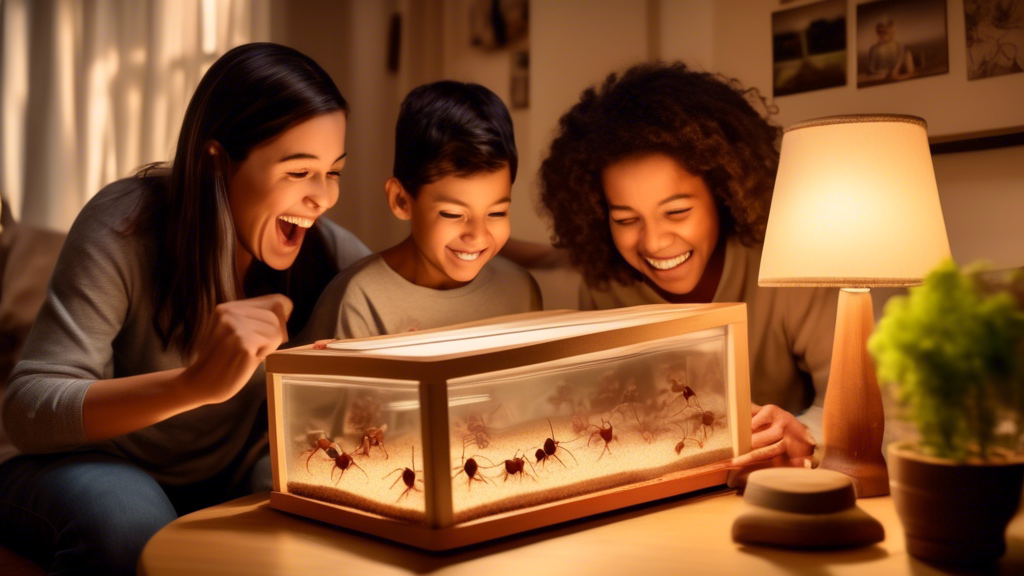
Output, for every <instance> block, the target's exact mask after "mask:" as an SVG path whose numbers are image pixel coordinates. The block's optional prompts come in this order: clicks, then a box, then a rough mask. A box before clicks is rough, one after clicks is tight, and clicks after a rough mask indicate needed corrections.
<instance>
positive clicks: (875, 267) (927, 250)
mask: <svg viewBox="0 0 1024 576" xmlns="http://www.w3.org/2000/svg"><path fill="white" fill-rule="evenodd" d="M949 257H950V251H949V241H948V240H947V238H946V227H945V223H944V222H943V219H942V210H941V208H940V206H939V195H938V189H937V187H936V184H935V172H934V169H933V168H932V159H931V153H930V151H929V148H928V134H927V124H926V123H925V121H924V120H923V119H921V118H917V117H915V116H903V115H891V114H885V115H850V116H831V117H827V118H819V119H815V120H808V121H805V122H799V123H797V124H794V125H792V126H790V127H789V128H787V129H786V130H785V132H784V135H783V138H782V151H781V157H780V159H779V170H778V175H777V176H776V179H775V192H774V196H773V197H772V205H771V212H770V214H769V217H768V229H767V231H766V234H765V241H764V249H763V253H762V257H761V270H760V274H759V277H758V284H759V285H760V286H770V287H777V286H834V287H839V288H842V290H841V291H840V293H839V307H838V310H837V315H836V328H835V339H834V340H833V348H832V365H831V371H830V373H829V380H828V388H827V389H826V392H825V405H824V413H823V416H822V436H823V437H822V444H823V454H822V460H821V467H822V468H826V469H830V470H835V471H837V472H842V473H844V474H847V475H849V476H850V477H852V478H853V481H854V486H855V488H856V491H857V495H858V496H859V497H864V496H881V495H885V494H888V493H889V477H888V473H887V472H886V468H885V460H884V459H883V458H882V452H881V447H882V432H883V429H884V426H885V420H884V414H883V412H882V397H881V392H880V391H879V388H878V383H877V380H876V377H875V369H874V364H873V363H872V361H871V358H870V356H869V355H868V353H867V349H866V347H865V345H866V342H867V338H868V336H870V334H871V330H872V329H873V327H874V314H873V311H872V305H871V293H870V290H869V289H870V288H872V287H882V286H910V285H914V284H919V283H920V282H921V280H922V279H923V278H924V277H925V276H926V275H927V273H928V272H929V271H930V270H931V269H932V268H933V267H935V266H936V265H937V264H938V263H939V262H941V261H942V260H943V259H946V258H949Z"/></svg>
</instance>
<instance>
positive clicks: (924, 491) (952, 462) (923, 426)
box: [868, 262, 1024, 564]
mask: <svg viewBox="0 0 1024 576" xmlns="http://www.w3.org/2000/svg"><path fill="white" fill-rule="evenodd" d="M1022 280H1024V277H1020V276H1018V279H1017V280H1016V281H1015V282H1016V285H1017V288H1018V289H1019V288H1020V286H1022V285H1024V282H1022ZM1005 288H1006V286H1004V287H1003V289H998V290H993V283H991V282H988V283H985V282H982V281H980V280H979V279H978V277H975V276H970V275H966V274H964V273H961V272H960V271H959V270H957V268H956V266H954V264H953V263H952V262H946V263H944V264H942V265H940V266H939V267H938V268H937V269H935V270H934V271H933V272H932V273H931V274H929V276H928V277H927V278H926V279H925V281H924V284H923V285H922V286H918V287H915V288H911V289H910V294H909V296H906V297H898V298H893V299H892V300H891V301H890V302H889V303H888V304H887V305H886V307H885V314H884V315H883V318H882V319H881V320H880V321H879V323H878V326H877V328H876V330H875V332H874V334H873V335H872V336H871V338H870V339H869V340H868V349H869V351H870V352H871V354H872V356H873V357H874V359H875V363H876V366H877V370H878V380H879V382H882V383H883V386H889V387H890V388H891V390H892V391H893V392H894V396H895V399H896V401H897V403H898V404H899V406H900V407H901V410H902V413H901V414H900V416H901V417H903V418H906V419H908V420H910V421H911V423H912V424H913V425H914V427H915V428H916V430H917V434H918V438H917V440H916V441H912V442H901V443H893V444H891V445H890V446H889V450H888V468H889V478H890V485H891V488H892V495H893V500H894V503H895V505H896V511H897V513H898V514H899V516H900V519H901V521H902V522H903V528H904V532H905V533H906V537H907V551H908V552H910V554H912V555H914V556H916V557H919V558H922V559H926V560H931V561H936V562H942V563H958V564H963V563H976V562H993V561H995V560H996V559H998V558H999V557H1001V556H1002V555H1003V553H1004V552H1005V550H1006V545H1005V537H1004V532H1005V530H1006V525H1007V524H1008V523H1009V521H1010V519H1011V518H1012V517H1013V515H1014V514H1015V513H1016V511H1017V507H1018V504H1019V503H1020V498H1021V490H1022V487H1024V486H1022V483H1024V312H1022V311H1021V309H1020V303H1019V302H1017V301H1015V298H1014V296H1013V294H1012V293H1011V291H1010V290H1006V289H1005Z"/></svg>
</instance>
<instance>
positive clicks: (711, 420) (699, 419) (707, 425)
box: [676, 410, 725, 454]
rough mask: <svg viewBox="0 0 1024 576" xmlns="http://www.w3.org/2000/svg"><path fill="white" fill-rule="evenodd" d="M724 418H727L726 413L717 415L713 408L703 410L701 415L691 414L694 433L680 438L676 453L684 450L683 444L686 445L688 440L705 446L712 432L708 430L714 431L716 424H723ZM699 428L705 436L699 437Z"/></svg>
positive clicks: (690, 418)
mask: <svg viewBox="0 0 1024 576" xmlns="http://www.w3.org/2000/svg"><path fill="white" fill-rule="evenodd" d="M724 418H725V415H724V414H723V415H721V416H717V415H715V413H714V412H712V411H711V410H703V411H701V413H700V414H699V415H698V414H694V415H692V416H690V417H689V418H688V420H690V421H691V422H693V428H692V429H693V432H694V434H693V436H690V435H686V436H684V437H683V439H682V440H680V441H679V443H678V444H676V454H679V453H680V452H681V451H682V450H683V446H684V444H685V442H686V441H687V440H693V441H694V442H696V443H697V446H698V447H700V448H703V447H704V443H705V442H707V441H708V437H709V436H711V434H710V433H709V432H708V430H711V432H714V431H715V427H716V426H720V425H722V422H723V420H724ZM698 429H700V431H701V432H702V433H703V438H697V430H698Z"/></svg>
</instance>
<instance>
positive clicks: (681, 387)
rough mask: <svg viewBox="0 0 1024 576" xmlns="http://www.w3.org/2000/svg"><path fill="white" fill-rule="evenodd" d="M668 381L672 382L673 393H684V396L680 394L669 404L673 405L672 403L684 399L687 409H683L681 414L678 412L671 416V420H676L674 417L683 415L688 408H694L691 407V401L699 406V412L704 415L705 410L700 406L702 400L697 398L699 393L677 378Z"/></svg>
mask: <svg viewBox="0 0 1024 576" xmlns="http://www.w3.org/2000/svg"><path fill="white" fill-rule="evenodd" d="M668 381H669V382H672V391H673V392H682V394H680V395H679V396H676V397H675V398H673V399H672V400H671V401H670V402H669V404H672V402H675V401H676V400H679V399H680V398H682V399H683V400H686V407H685V408H683V409H682V410H680V411H679V412H676V413H675V414H673V415H671V416H669V418H674V417H676V416H678V415H680V414H682V413H683V412H685V411H686V410H687V409H688V408H693V406H690V400H691V399H692V400H693V401H694V402H695V403H696V404H697V406H696V408H697V410H699V411H700V413H702V414H703V413H704V409H703V408H701V406H700V399H699V398H697V393H696V392H694V391H693V388H690V387H689V386H687V385H685V384H682V383H680V382H679V381H678V380H676V379H675V378H669V379H668Z"/></svg>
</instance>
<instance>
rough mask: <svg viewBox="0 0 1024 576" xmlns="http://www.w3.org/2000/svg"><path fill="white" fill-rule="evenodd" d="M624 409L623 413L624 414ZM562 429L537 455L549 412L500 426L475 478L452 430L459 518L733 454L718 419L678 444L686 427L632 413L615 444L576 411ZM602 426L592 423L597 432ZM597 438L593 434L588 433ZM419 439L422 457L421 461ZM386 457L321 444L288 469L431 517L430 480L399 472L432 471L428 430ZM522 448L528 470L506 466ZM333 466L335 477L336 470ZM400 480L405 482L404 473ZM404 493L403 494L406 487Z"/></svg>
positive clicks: (400, 515)
mask: <svg viewBox="0 0 1024 576" xmlns="http://www.w3.org/2000/svg"><path fill="white" fill-rule="evenodd" d="M619 421H620V419H616V422H617V423H618V422H619ZM552 425H553V426H554V432H555V434H554V438H555V439H556V440H558V441H559V442H560V444H559V447H558V449H557V450H556V452H555V455H556V456H558V458H559V459H561V463H560V462H559V461H558V460H556V459H554V458H549V459H547V460H546V461H544V462H540V463H537V462H536V461H535V457H534V453H535V452H536V450H537V449H538V448H541V447H542V446H543V444H544V441H545V440H546V439H547V438H549V437H550V436H551V432H550V429H549V427H548V422H547V420H535V421H532V422H528V423H525V424H521V425H518V426H516V427H514V428H508V429H503V430H494V431H491V434H490V438H489V440H490V441H489V443H488V445H487V446H486V448H477V447H475V446H472V445H470V446H469V447H468V448H467V451H466V454H465V457H466V458H475V459H476V460H477V462H478V464H479V465H480V470H479V471H478V473H477V474H478V476H477V477H478V479H479V478H480V477H482V478H483V481H479V480H477V481H473V482H472V483H470V482H469V481H468V479H467V477H466V474H465V473H464V472H463V471H462V461H461V457H462V437H461V436H458V435H453V436H452V437H451V438H450V442H451V445H452V451H451V466H450V467H451V468H452V474H453V475H454V476H455V477H454V478H453V480H452V502H453V514H454V519H455V521H456V522H457V523H461V522H466V521H469V520H473V519H477V518H481V517H484V516H488V515H491V514H497V513H501V512H508V511H511V510H516V509H520V508H525V507H529V506H535V505H538V504H544V503H547V502H552V501H556V500H560V499H564V498H569V497H574V496H580V495H584V494H588V493H592V492H597V491H601V490H606V489H609V488H614V487H618V486H625V485H628V484H633V483H637V482H644V481H649V480H653V479H656V478H658V477H660V476H662V475H665V474H668V473H672V472H678V471H682V470H687V469H691V468H697V467H699V466H704V465H706V464H710V463H713V462H718V461H721V460H725V459H728V458H730V457H731V456H732V447H731V441H730V437H729V431H728V429H722V428H716V429H714V430H711V431H710V434H709V435H708V437H707V438H706V439H704V438H703V437H702V438H701V439H702V440H704V442H703V446H702V447H701V446H698V444H697V443H696V442H693V441H687V442H686V443H685V447H684V448H683V450H682V452H681V453H679V454H677V453H676V451H675V446H676V444H677V443H678V442H679V440H680V439H681V437H682V434H681V433H680V432H678V431H677V430H675V429H673V430H671V431H663V432H661V433H660V434H658V435H656V436H655V437H654V438H650V437H649V436H648V437H647V438H645V437H644V435H642V434H641V433H640V431H639V428H638V426H637V425H636V424H635V423H633V424H632V425H631V424H630V423H629V422H628V421H623V422H621V423H618V424H615V425H613V434H614V435H615V438H614V439H613V440H612V441H611V442H610V443H609V444H608V446H607V448H608V450H607V451H605V442H604V440H603V439H602V438H601V437H600V436H597V435H595V436H593V437H591V434H590V433H584V434H581V435H580V436H576V435H575V434H574V433H573V432H572V427H571V420H570V419H569V418H565V417H560V418H557V419H552ZM593 431H594V429H593V428H592V429H591V432H593ZM588 441H589V443H588ZM413 447H415V454H416V462H415V466H413V463H412V459H411V456H412V452H413ZM387 449H388V453H389V455H390V457H389V458H385V457H384V454H383V453H382V452H381V451H379V450H378V449H376V448H374V449H372V450H371V453H370V456H369V457H367V456H364V455H360V456H357V457H356V460H355V463H356V464H357V465H358V466H359V468H357V467H355V466H350V467H349V468H348V469H347V470H346V471H345V474H344V476H341V475H340V472H341V470H340V469H335V468H334V461H333V460H331V459H330V458H328V457H327V456H326V455H325V454H324V453H323V452H322V451H320V452H318V453H317V454H315V455H314V456H313V458H312V459H311V460H310V462H309V472H307V471H306V458H307V456H308V453H307V454H306V455H302V454H298V455H297V456H296V457H293V458H292V461H291V465H290V466H289V470H288V475H289V477H288V491H289V492H291V493H293V494H296V495H299V496H306V497H309V498H314V499H317V500H321V501H325V502H331V503H334V504H340V505H343V506H348V507H351V508H357V509H360V510H364V511H367V512H371V513H374V514H378V515H381V516H386V517H390V518H395V519H400V520H404V521H408V522H413V523H417V524H422V523H425V521H426V513H425V500H424V495H423V492H422V490H423V482H422V481H417V482H416V489H415V490H410V491H408V492H406V485H405V483H404V482H403V481H402V480H400V479H399V478H400V476H401V472H402V470H404V469H405V468H406V467H412V468H413V469H415V471H416V475H417V478H422V477H423V461H422V458H421V454H422V452H423V451H422V447H421V445H420V438H419V435H413V434H407V435H404V436H397V437H395V438H389V439H388V441H387ZM517 453H518V455H519V456H522V455H523V454H526V455H527V462H528V463H527V464H525V466H524V474H522V475H507V474H506V472H505V466H504V461H505V460H506V459H510V458H512V457H513V456H514V455H516V454H517ZM332 472H333V479H332ZM396 480H397V483H396ZM403 493H404V494H403Z"/></svg>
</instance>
